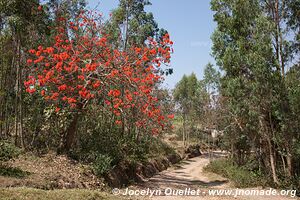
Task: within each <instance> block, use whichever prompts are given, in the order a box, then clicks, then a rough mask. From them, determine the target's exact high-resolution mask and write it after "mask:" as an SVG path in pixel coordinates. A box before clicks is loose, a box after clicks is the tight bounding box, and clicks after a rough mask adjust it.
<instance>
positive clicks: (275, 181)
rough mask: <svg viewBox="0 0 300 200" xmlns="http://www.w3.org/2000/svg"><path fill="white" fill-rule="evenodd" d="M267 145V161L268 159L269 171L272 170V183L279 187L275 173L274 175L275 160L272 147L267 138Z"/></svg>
mask: <svg viewBox="0 0 300 200" xmlns="http://www.w3.org/2000/svg"><path fill="white" fill-rule="evenodd" d="M267 143H268V150H269V159H270V165H271V170H272V178H273V181H274V183H275V184H276V185H279V181H278V177H277V173H276V159H275V155H274V151H273V145H272V142H271V139H270V138H269V137H268V138H267Z"/></svg>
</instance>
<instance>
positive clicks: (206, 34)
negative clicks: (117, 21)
mask: <svg viewBox="0 0 300 200" xmlns="http://www.w3.org/2000/svg"><path fill="white" fill-rule="evenodd" d="M87 2H88V5H89V7H90V8H94V7H95V6H96V5H98V4H99V5H98V7H97V10H99V11H100V12H102V13H103V14H104V16H106V18H108V15H109V13H110V11H111V10H112V9H114V8H115V7H117V5H118V0H87ZM151 2H152V6H148V7H147V8H146V10H147V11H149V12H152V13H153V15H154V17H155V20H156V21H157V22H158V25H159V27H162V28H164V29H166V30H168V32H169V33H170V36H171V39H172V40H173V41H174V51H175V52H174V54H172V60H171V66H172V68H173V69H174V73H173V74H172V75H171V76H168V77H166V80H165V84H164V85H165V86H166V87H168V88H170V89H172V88H174V86H175V84H176V83H177V82H178V81H179V80H180V79H181V78H182V76H183V75H184V74H191V73H192V72H195V73H196V75H197V77H198V78H202V76H203V71H204V67H205V65H206V64H207V63H208V62H212V63H214V59H213V58H212V57H211V56H210V53H211V45H212V44H211V40H210V36H211V34H212V32H213V31H214V28H215V26H216V25H215V23H214V22H213V12H212V11H211V10H210V0H151Z"/></svg>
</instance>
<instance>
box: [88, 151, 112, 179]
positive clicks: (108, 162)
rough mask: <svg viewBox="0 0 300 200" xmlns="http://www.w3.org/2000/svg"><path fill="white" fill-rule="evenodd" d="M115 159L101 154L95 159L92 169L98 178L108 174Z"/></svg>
mask: <svg viewBox="0 0 300 200" xmlns="http://www.w3.org/2000/svg"><path fill="white" fill-rule="evenodd" d="M112 161H113V159H112V158H111V157H110V156H108V155H103V154H99V155H97V158H96V159H95V161H94V163H93V165H92V168H93V171H94V173H95V174H96V175H97V176H101V175H103V174H105V173H107V172H108V171H109V170H110V169H111V168H112Z"/></svg>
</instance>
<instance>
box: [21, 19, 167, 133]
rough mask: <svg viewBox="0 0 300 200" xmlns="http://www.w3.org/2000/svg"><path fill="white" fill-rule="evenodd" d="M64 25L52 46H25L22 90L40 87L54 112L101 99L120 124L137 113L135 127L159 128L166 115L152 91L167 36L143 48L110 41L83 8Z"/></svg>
mask: <svg viewBox="0 0 300 200" xmlns="http://www.w3.org/2000/svg"><path fill="white" fill-rule="evenodd" d="M60 20H61V21H66V19H63V18H62V19H60ZM64 24H67V26H66V27H58V28H57V32H58V34H57V35H56V36H55V37H54V41H53V45H52V46H50V47H43V46H39V47H38V48H37V49H31V50H29V53H30V55H31V56H30V58H29V59H28V60H27V64H28V65H29V66H30V68H29V70H30V72H31V76H29V77H28V80H26V81H25V82H24V85H25V87H26V91H27V92H29V93H34V92H35V91H40V93H41V95H42V96H43V97H44V98H45V100H49V101H52V102H53V103H54V104H56V106H57V109H56V110H57V111H59V110H60V109H61V108H64V107H68V106H70V107H71V108H77V109H82V106H80V105H86V103H87V102H88V100H89V99H95V98H96V99H99V100H103V101H104V102H105V104H104V105H103V107H102V108H101V109H107V110H109V111H110V112H112V113H114V114H115V116H116V119H117V120H116V122H115V123H116V124H118V125H121V124H124V123H125V124H126V123H127V121H126V116H131V117H132V116H133V115H135V116H133V117H134V118H136V122H135V124H136V125H137V126H138V127H142V128H145V129H146V128H147V126H148V125H149V124H151V127H154V128H153V130H152V131H153V133H158V130H161V129H163V128H164V127H165V125H164V123H165V122H167V119H166V118H165V117H164V116H162V113H161V111H160V109H159V107H158V106H157V105H158V104H157V99H156V98H155V97H154V96H153V95H152V92H153V90H154V87H155V85H157V84H158V83H159V82H160V81H161V80H162V77H161V76H160V75H159V74H158V73H157V71H158V70H157V69H158V68H159V67H160V65H161V63H165V64H168V63H169V62H170V54H171V51H172V50H171V44H172V41H171V40H170V38H169V35H168V34H166V35H165V36H164V37H163V38H162V40H161V41H155V40H154V39H149V41H148V42H147V43H146V44H147V45H145V46H144V47H142V48H141V47H131V48H130V49H126V50H120V49H118V48H115V47H114V46H112V45H111V44H109V43H108V41H107V35H106V34H105V32H104V30H103V24H101V23H98V22H96V21H94V20H93V19H92V17H88V15H87V14H85V13H82V14H81V15H80V16H79V17H78V19H76V20H75V21H69V22H68V23H64ZM83 30H84V34H82V32H83ZM71 32H72V34H68V33H71ZM70 35H72V36H70ZM121 116H122V117H121ZM168 118H172V116H169V117H168ZM121 119H122V120H123V121H122V120H121Z"/></svg>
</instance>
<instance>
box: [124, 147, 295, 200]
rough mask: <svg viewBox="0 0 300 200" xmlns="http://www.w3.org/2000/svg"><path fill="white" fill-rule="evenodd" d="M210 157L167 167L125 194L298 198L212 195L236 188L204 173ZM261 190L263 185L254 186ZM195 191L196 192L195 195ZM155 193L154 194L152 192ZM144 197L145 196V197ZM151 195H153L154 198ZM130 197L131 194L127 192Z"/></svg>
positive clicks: (161, 198) (159, 199)
mask: <svg viewBox="0 0 300 200" xmlns="http://www.w3.org/2000/svg"><path fill="white" fill-rule="evenodd" d="M222 156H224V154H222V153H220V152H214V154H213V157H214V159H217V158H219V157H222ZM209 160H210V159H209V157H208V155H207V154H204V155H202V156H200V157H196V158H192V159H189V160H185V161H182V162H181V163H180V164H179V165H176V166H173V167H172V168H169V169H168V170H165V171H163V172H161V173H159V174H157V175H156V176H154V177H152V178H150V179H149V180H146V181H145V182H144V183H142V184H139V185H136V186H131V187H130V188H128V190H126V189H124V190H122V191H121V193H124V194H125V193H126V192H127V194H128V192H133V191H139V192H141V191H144V192H146V194H144V195H138V198H137V199H153V200H169V199H170V200H171V199H172V200H173V199H174V200H177V199H189V200H190V199H191V200H194V199H195V200H196V199H197V200H199V199H200V200H202V199H208V200H217V199H218V200H230V199H238V200H258V199H262V200H273V199H275V200H288V199H295V198H291V197H283V196H237V197H234V196H233V195H231V196H230V195H215V196H213V195H209V191H211V190H229V191H230V190H233V192H235V188H234V187H232V185H231V184H230V182H229V181H228V180H227V179H225V178H223V177H221V176H219V175H216V174H213V173H207V172H203V167H204V166H206V165H207V164H208V163H209ZM253 189H258V190H260V188H253ZM193 190H194V192H195V193H197V192H198V194H193ZM151 192H152V193H153V194H154V195H152V196H151V195H150V194H151ZM172 192H174V193H178V192H179V193H180V192H183V193H184V194H187V195H180V194H179V195H170V196H168V195H166V194H170V193H172ZM134 196H135V195H133V196H130V199H135V198H134ZM141 196H143V198H142V197H141ZM150 196H151V197H150ZM127 197H128V195H127Z"/></svg>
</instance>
